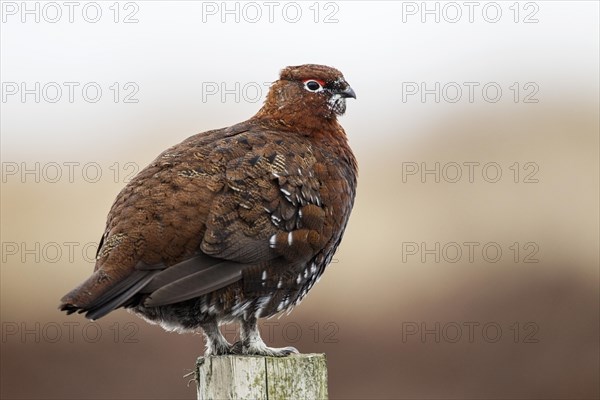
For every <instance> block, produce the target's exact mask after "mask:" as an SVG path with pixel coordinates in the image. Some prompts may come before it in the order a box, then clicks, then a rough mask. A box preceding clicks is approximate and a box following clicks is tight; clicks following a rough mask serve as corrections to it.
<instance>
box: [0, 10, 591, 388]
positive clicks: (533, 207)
mask: <svg viewBox="0 0 600 400" xmlns="http://www.w3.org/2000/svg"><path fill="white" fill-rule="evenodd" d="M6 3H7V2H3V5H2V7H6ZM15 4H17V3H15ZM30 4H31V7H32V8H33V7H34V6H33V2H32V3H30ZM39 4H40V6H39V7H41V8H40V13H41V12H42V11H43V6H44V5H45V4H46V3H39ZM135 4H136V5H137V7H138V8H137V9H135V8H126V7H132V6H126V4H125V3H119V7H120V11H121V14H119V18H120V19H119V21H121V20H122V19H123V18H124V16H126V15H129V14H130V13H132V12H133V11H135V13H134V15H135V17H136V18H137V19H138V22H137V23H133V24H124V23H120V22H119V23H115V22H114V21H113V17H114V12H113V11H114V10H113V9H109V4H108V3H106V4H104V3H103V4H102V5H101V7H102V11H103V19H102V20H100V21H99V22H98V23H96V24H92V23H88V22H86V21H85V20H84V19H82V18H79V17H81V14H77V13H76V14H75V17H74V18H75V21H74V23H72V24H70V23H69V22H68V21H67V22H65V21H59V22H57V23H49V22H47V21H46V20H45V19H44V14H40V16H41V19H40V22H39V23H36V22H34V20H33V19H32V17H29V18H30V20H29V22H27V20H26V22H25V23H23V22H21V19H20V14H19V13H20V12H21V10H19V9H17V11H16V12H17V13H16V14H14V15H13V11H14V9H12V8H8V9H7V8H3V13H4V14H3V15H4V16H5V17H6V21H5V22H4V23H3V25H2V31H1V33H2V35H1V47H2V54H1V57H0V58H1V65H0V66H1V71H2V82H3V96H5V97H3V101H2V104H1V106H2V125H1V128H2V150H1V151H2V193H1V218H2V226H1V234H2V238H1V242H2V266H1V270H0V272H1V321H2V338H1V343H0V344H1V363H0V366H1V375H0V377H1V392H0V394H1V396H2V398H7V399H55V398H61V399H85V398H90V399H91V398H93V399H98V398H102V399H128V398H129V399H141V398H147V399H175V398H177V399H179V398H181V399H192V398H195V387H194V384H193V382H192V383H191V384H190V385H189V387H188V386H187V383H188V382H187V381H188V379H189V378H184V377H183V376H184V375H185V374H186V373H187V372H189V371H190V370H191V369H192V368H193V366H194V362H195V359H196V357H198V356H199V355H201V354H202V352H203V343H202V337H201V335H178V334H172V333H171V334H170V333H166V332H164V331H163V330H162V329H161V328H159V327H156V326H151V325H148V324H146V323H145V322H144V321H142V320H140V319H138V318H137V317H135V316H133V315H131V314H129V313H127V312H126V311H123V310H119V311H117V312H114V313H112V314H111V315H109V316H108V317H106V318H104V319H102V320H100V321H98V322H95V323H89V322H88V321H87V320H85V319H84V318H83V317H81V316H71V317H66V316H65V315H62V314H60V313H59V312H58V311H57V308H56V307H57V306H58V300H59V298H60V297H61V296H62V295H63V294H64V293H66V292H67V291H68V290H70V289H71V288H72V287H74V286H75V285H76V284H78V283H79V282H80V281H82V280H83V279H84V278H85V277H86V276H87V275H88V274H89V273H90V272H91V270H92V268H93V262H92V261H91V259H92V258H93V255H94V253H95V247H94V245H95V243H96V242H97V241H98V239H99V237H100V235H101V233H102V231H103V228H104V222H105V217H106V214H107V212H108V210H109V207H110V205H111V203H112V201H113V199H114V197H115V196H116V194H117V193H118V191H119V190H120V189H121V188H122V187H123V186H124V184H125V183H126V181H127V177H128V176H130V174H131V173H134V172H136V171H137V170H138V169H139V168H143V167H144V166H145V165H146V164H147V163H149V162H150V161H151V160H152V159H153V158H154V157H155V156H156V155H157V154H158V153H160V152H161V151H162V150H164V149H165V148H166V147H167V146H170V145H172V144H174V143H177V142H179V141H181V140H183V139H184V138H186V137H187V136H190V135H192V134H194V133H197V132H201V131H204V130H208V129H212V128H218V127H222V126H227V125H230V124H233V123H235V122H238V121H241V120H243V119H245V118H247V117H249V116H251V115H252V114H253V113H254V112H255V111H256V110H257V109H258V108H259V106H260V104H261V102H262V98H264V95H265V94H266V89H265V86H264V83H265V82H270V81H273V80H275V79H276V76H277V72H278V70H279V69H280V68H282V67H283V66H285V65H294V64H300V63H305V62H318V63H324V64H330V65H333V66H336V67H338V68H339V69H341V70H342V71H343V72H344V74H345V76H346V78H347V80H348V81H349V82H350V83H351V84H352V86H353V88H354V89H355V90H356V92H357V94H358V99H357V100H356V101H350V102H349V104H348V111H347V115H346V116H344V117H343V118H342V120H341V122H342V124H343V126H344V127H345V129H346V131H347V133H348V136H349V139H350V143H351V145H352V146H353V148H354V149H355V153H356V155H357V158H358V160H359V163H360V179H359V191H358V197H357V201H356V205H355V209H354V212H353V216H352V218H351V221H350V224H349V226H348V229H347V232H346V235H345V239H344V242H343V244H342V246H341V247H340V249H339V251H338V253H337V254H336V257H335V260H334V262H333V263H332V264H331V265H330V267H329V268H328V271H327V272H326V274H325V275H324V277H323V279H322V280H321V282H320V283H319V284H318V285H317V286H316V287H315V288H314V289H313V290H312V291H311V294H310V296H308V298H307V299H306V300H305V301H304V302H303V303H302V304H301V305H300V306H299V307H297V308H296V309H295V310H294V311H293V312H292V313H291V314H290V315H287V316H286V315H284V316H282V317H281V318H279V319H278V318H272V319H270V320H266V321H263V325H262V328H263V337H264V338H265V339H266V340H267V342H268V343H269V344H271V345H274V346H283V345H287V344H291V345H294V346H296V347H297V348H298V349H300V350H301V351H302V352H304V353H309V352H323V353H326V354H327V357H328V363H329V386H330V396H331V398H340V399H341V398H344V399H364V398H374V399H396V398H405V399H454V398H457V399H462V398H466V399H526V398H527V399H529V398H531V399H540V398H552V399H584V398H585V399H594V398H598V396H599V395H600V393H599V378H598V376H599V343H598V337H599V269H598V268H599V258H598V256H599V255H598V250H599V244H598V242H599V236H598V224H599V222H598V221H599V210H598V204H599V198H598V190H599V176H598V162H599V158H598V151H599V150H598V139H599V136H598V135H599V103H598V4H597V3H595V2H579V3H568V2H535V3H532V2H529V3H527V4H535V5H536V6H537V8H535V7H533V6H531V5H529V6H527V5H526V3H524V2H522V3H518V7H519V10H520V14H519V18H518V22H515V18H514V17H515V14H514V9H510V8H509V7H510V6H511V5H512V2H511V3H510V4H509V3H500V7H501V11H502V18H501V19H500V20H499V21H498V22H496V23H491V22H488V21H486V19H485V18H483V16H482V14H481V12H480V11H481V9H483V8H484V6H485V4H486V3H481V4H480V8H481V9H480V8H478V9H477V10H478V12H479V13H477V12H476V13H475V14H474V19H475V20H474V22H473V23H470V22H468V20H465V18H467V14H466V13H467V9H466V8H464V7H463V8H462V12H463V16H462V20H459V21H458V22H455V23H453V22H449V20H451V19H452V18H453V15H454V14H449V13H450V12H451V11H452V10H451V9H450V8H447V7H448V6H447V4H448V3H443V2H442V3H437V4H438V6H437V7H439V16H440V21H439V22H436V21H435V19H434V17H433V16H429V17H427V16H425V17H426V19H425V22H422V21H421V17H422V15H421V14H420V13H421V12H422V10H421V9H420V8H419V7H420V3H412V2H395V3H394V2H369V3H366V2H352V3H350V2H337V3H331V2H330V3H327V4H334V5H335V7H334V6H331V5H329V6H327V4H326V3H318V7H319V10H320V14H319V16H318V22H315V21H314V19H315V18H314V17H315V15H314V14H313V11H314V10H313V9H309V8H308V7H309V6H310V5H311V4H312V3H311V4H308V3H302V4H300V5H299V7H301V10H302V11H303V14H302V15H303V17H302V18H301V19H300V20H299V21H298V22H297V23H291V22H289V21H287V20H285V19H284V18H283V17H282V16H281V14H277V13H275V14H274V19H275V20H274V22H273V23H270V22H268V21H265V20H264V18H266V14H265V15H264V16H263V20H261V21H258V22H256V23H252V22H249V21H248V19H249V18H252V15H254V14H252V15H250V14H248V13H249V12H250V11H252V10H249V9H247V10H246V14H244V11H243V10H244V8H243V4H244V3H234V2H231V3H228V4H229V5H230V7H231V9H234V10H235V7H236V6H235V4H238V6H237V7H239V13H240V21H239V22H238V23H236V22H235V20H234V17H232V16H229V17H227V18H229V19H226V20H225V22H222V21H221V15H220V12H221V10H219V7H220V3H211V2H204V3H200V2H198V3H195V2H175V3H171V4H166V3H164V2H136V3H135ZM256 4H258V6H259V7H262V10H263V12H264V13H266V12H267V11H266V9H265V8H264V7H265V6H264V5H262V3H256ZM285 4H286V3H281V7H283V6H284V5H285ZM298 4H299V3H298ZM428 4H429V6H430V7H431V9H433V10H435V7H436V6H435V4H436V3H434V2H432V3H428ZM212 6H215V7H217V11H216V14H211V13H212V12H213V11H214V8H207V7H212ZM17 7H19V4H17ZM331 7H333V8H331ZM336 7H337V8H336ZM411 7H417V9H416V10H417V11H415V9H414V8H411ZM444 7H446V8H444ZM532 7H533V8H532ZM444 10H446V11H444ZM50 11H51V10H49V9H48V13H49V12H50ZM209 11H210V13H209ZM332 11H335V13H334V17H335V18H336V19H337V20H338V21H337V22H332V23H325V22H324V21H323V19H324V18H325V16H326V15H329V14H330V13H331V12H332ZM63 12H65V13H66V9H63ZM434 12H435V11H434ZM532 13H533V14H532ZM15 15H16V16H15ZM52 15H53V14H52ZM65 15H66V14H65ZM490 15H491V14H490ZM526 16H530V19H532V18H534V19H537V20H538V22H537V23H535V22H533V23H524V18H525V17H526ZM45 17H46V18H51V15H50V14H47V15H45ZM486 17H487V18H488V19H489V18H490V16H489V15H486ZM63 18H66V16H63ZM78 18H79V19H78ZM121 22H122V21H121ZM6 82H8V83H9V84H8V85H7V84H5V83H6ZM22 82H26V84H27V85H29V86H27V88H34V87H35V82H40V83H41V86H40V87H41V88H43V86H44V84H46V83H48V82H58V83H60V86H62V88H63V90H66V89H65V87H66V86H65V85H64V84H63V82H78V83H80V86H79V87H78V88H81V87H82V86H83V85H85V84H86V83H89V82H95V83H96V84H97V85H98V86H100V87H101V88H102V90H103V92H102V97H101V98H100V100H99V101H98V102H95V103H92V102H89V101H87V100H86V99H85V98H84V97H83V95H82V94H81V91H80V90H79V89H77V90H76V91H75V92H74V93H75V97H74V101H73V102H70V101H68V99H67V98H66V97H63V98H61V99H60V100H59V101H57V102H55V103H53V102H50V101H48V99H50V98H53V94H52V93H51V92H46V93H43V92H42V91H41V89H40V97H41V98H40V101H39V102H36V101H35V99H34V95H28V96H29V97H27V96H26V97H25V100H24V101H23V100H22V99H21V97H20V95H21V93H17V94H15V95H9V94H8V93H9V92H10V91H11V90H13V89H14V88H15V87H18V88H19V90H20V89H21V87H20V84H21V83H22ZM115 82H117V83H118V87H119V90H120V92H119V97H118V98H117V100H118V101H116V102H115V97H114V95H115V90H114V89H111V85H113V84H114V83H115ZM128 82H132V83H133V84H134V85H135V86H134V88H137V89H139V90H138V91H136V92H135V94H134V95H133V97H132V98H134V99H138V100H139V101H138V102H137V103H126V102H124V97H123V96H124V95H126V94H130V93H133V89H132V87H125V84H126V83H128ZM236 82H237V83H239V86H238V89H237V90H236V89H235V88H236V86H235V85H236ZM436 82H439V83H440V89H439V90H438V91H437V94H438V95H439V101H436V99H435V94H429V95H425V97H424V99H422V98H421V95H422V92H420V90H421V86H420V85H421V83H425V85H426V86H425V89H429V90H432V89H434V91H435V87H436V86H435V83H436ZM452 82H456V83H457V85H458V86H459V87H461V88H462V90H463V93H462V97H461V99H460V100H458V101H456V102H453V101H454V99H455V92H453V91H452V90H455V88H456V85H454V84H451V85H449V86H446V88H447V91H445V92H444V89H443V88H444V86H445V85H447V84H448V83H452ZM465 82H475V83H477V85H476V86H475V87H476V89H475V91H474V98H473V101H469V99H468V86H466V85H465V84H464V83H465ZM490 82H492V83H493V85H492V86H493V87H492V89H494V88H495V87H500V88H501V90H502V95H501V96H500V98H499V99H498V101H496V102H492V101H491V100H490V99H491V97H490V96H493V94H494V92H493V90H492V89H490V91H489V92H488V97H485V95H483V94H482V91H481V89H482V87H483V86H484V85H486V84H488V83H490ZM515 82H517V86H513V85H514V84H515ZM10 83H16V85H17V86H14V85H11V84H10ZM528 83H529V84H530V86H526V85H527V84H528ZM221 84H225V85H226V86H225V88H226V89H233V92H232V93H234V94H230V95H225V97H224V98H221V95H223V91H222V88H223V87H222V86H221ZM245 85H247V86H245ZM215 87H216V88H218V92H217V93H216V94H209V93H212V92H210V90H213V89H214V88H215ZM244 87H245V88H246V91H244ZM257 87H258V88H260V90H258V91H257V92H251V91H250V90H251V89H253V88H257ZM517 87H518V88H519V93H518V94H515V92H516V88H517ZM415 88H417V89H418V90H419V92H418V93H416V94H415V95H410V94H409V93H410V90H414V89H415ZM48 90H51V88H49V89H48ZM66 94H67V92H66V91H65V93H64V94H63V96H66ZM236 96H237V97H236ZM515 96H516V97H515ZM515 100H516V101H515ZM535 100H537V101H535ZM36 163H37V164H36ZM436 163H437V164H436ZM436 165H438V167H436ZM469 166H472V168H473V169H472V172H473V173H472V175H471V176H469V171H470V170H469ZM457 167H458V168H457ZM436 168H437V172H435V171H436ZM424 169H427V170H430V171H431V172H429V173H427V171H425V172H426V173H425V175H422V173H423V170H424ZM28 171H29V172H28ZM458 171H460V172H461V175H460V177H458V176H457V172H458ZM98 172H100V173H101V175H97V173H98ZM497 172H500V173H501V175H499V176H498V175H497ZM57 173H58V175H57ZM70 173H71V174H70ZM436 174H437V176H436ZM436 180H437V181H436ZM436 246H438V247H436ZM458 250H460V253H457V251H458ZM470 250H472V253H470ZM498 250H500V251H501V253H498ZM233 328H234V327H225V331H226V332H227V334H228V335H229V336H230V337H231V338H233V335H234V333H233V332H234V329H233Z"/></svg>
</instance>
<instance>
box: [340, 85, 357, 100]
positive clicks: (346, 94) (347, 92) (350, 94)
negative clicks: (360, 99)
mask: <svg viewBox="0 0 600 400" xmlns="http://www.w3.org/2000/svg"><path fill="white" fill-rule="evenodd" d="M337 93H338V94H339V95H341V96H342V97H344V98H348V97H352V98H353V99H356V93H354V90H353V89H352V88H351V87H350V85H348V86H346V89H344V90H339V91H338V92H337Z"/></svg>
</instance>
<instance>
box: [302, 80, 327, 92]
mask: <svg viewBox="0 0 600 400" xmlns="http://www.w3.org/2000/svg"><path fill="white" fill-rule="evenodd" d="M304 87H305V88H306V90H308V91H310V92H320V91H321V90H323V84H322V83H320V82H318V81H316V80H314V79H309V80H307V81H304Z"/></svg>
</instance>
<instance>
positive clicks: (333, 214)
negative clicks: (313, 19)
mask: <svg viewBox="0 0 600 400" xmlns="http://www.w3.org/2000/svg"><path fill="white" fill-rule="evenodd" d="M349 97H352V98H356V95H355V93H354V91H353V90H352V88H351V87H350V86H349V85H348V83H347V82H346V80H345V79H344V77H343V76H342V74H341V72H340V71H338V70H337V69H334V68H330V67H327V66H323V65H314V64H308V65H300V66H296V67H287V68H285V69H283V70H282V71H281V75H280V78H279V80H277V81H276V82H274V83H273V85H272V86H271V88H270V90H269V93H268V95H267V99H266V101H265V104H264V106H263V107H262V109H261V110H260V111H259V112H258V113H257V114H256V115H255V116H254V117H252V118H250V119H249V120H247V121H245V122H241V123H239V124H237V125H233V126H231V127H229V128H224V129H217V130H212V131H208V132H204V133H200V134H197V135H194V136H192V137H190V138H188V139H186V140H184V141H183V142H181V143H179V144H177V145H175V146H173V147H171V148H170V149H168V150H166V151H165V152H163V153H162V154H160V155H159V156H158V158H156V159H155V160H154V161H153V162H152V163H151V164H150V165H149V166H147V167H146V168H145V169H144V170H142V171H141V172H140V173H139V174H138V175H137V176H136V177H135V178H134V179H133V180H132V181H131V182H130V183H129V184H128V185H127V186H126V187H125V188H124V189H123V190H122V191H121V192H120V193H119V195H118V196H117V199H116V200H115V202H114V204H113V206H112V208H111V210H110V212H109V214H108V219H107V223H106V230H105V231H104V234H103V235H102V238H101V240H100V244H99V246H98V251H97V254H96V266H95V268H94V273H93V274H92V275H91V276H90V277H89V278H88V279H87V280H86V281H85V282H83V283H82V284H81V285H80V286H79V287H77V288H76V289H74V290H72V291H71V292H70V293H68V294H67V295H66V296H64V297H63V298H62V300H61V303H62V304H61V306H60V309H61V310H63V311H66V312H67V313H69V314H71V313H73V312H79V313H83V312H85V313H86V314H85V316H86V317H87V318H89V319H97V318H100V317H102V316H104V315H106V314H107V313H109V312H111V311H112V310H114V309H116V308H119V307H126V308H130V309H131V310H132V311H133V312H134V313H136V314H138V315H139V316H141V317H142V318H144V319H146V320H147V321H149V322H151V323H157V324H160V325H161V326H162V327H164V328H165V329H167V330H175V331H180V332H184V331H197V330H198V329H199V328H202V330H203V331H204V334H205V337H206V346H207V349H206V354H207V355H221V354H254V355H266V356H285V355H288V354H290V353H296V352H297V350H296V349H294V348H293V347H286V348H282V349H274V348H269V347H267V346H266V345H265V343H264V342H263V341H262V339H261V337H260V334H259V331H258V327H257V319H258V318H261V317H269V316H271V315H274V314H277V313H279V312H282V311H285V310H290V309H291V308H292V307H293V306H295V305H296V304H298V303H299V302H300V301H301V300H302V298H304V296H305V295H306V293H307V292H308V291H309V290H310V289H311V288H312V287H313V285H314V284H315V282H316V281H317V280H318V279H319V277H320V276H321V274H322V273H323V271H324V269H325V267H326V266H327V264H329V262H330V261H331V258H332V257H333V254H334V252H335V250H336V248H337V247H338V245H339V244H340V241H341V239H342V235H343V233H344V229H345V228H346V224H347V222H348V218H349V216H350V212H351V210H352V206H353V203H354V196H355V192H356V176H357V164H356V159H355V158H354V155H353V154H352V151H351V149H350V147H349V146H348V142H347V138H346V134H345V132H344V129H343V128H342V127H341V126H340V125H339V123H338V121H337V116H338V115H342V114H344V112H345V111H346V98H349ZM228 322H240V325H241V328H240V341H239V342H237V343H235V344H230V343H229V342H227V340H226V339H225V338H224V337H223V336H222V334H221V332H220V330H219V325H220V324H222V323H228Z"/></svg>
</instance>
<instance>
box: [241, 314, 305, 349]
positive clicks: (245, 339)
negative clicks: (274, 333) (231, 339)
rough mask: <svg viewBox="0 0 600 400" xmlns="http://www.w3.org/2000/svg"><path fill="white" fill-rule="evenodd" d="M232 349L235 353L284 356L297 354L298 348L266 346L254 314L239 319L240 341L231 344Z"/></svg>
mask: <svg viewBox="0 0 600 400" xmlns="http://www.w3.org/2000/svg"><path fill="white" fill-rule="evenodd" d="M233 351H234V352H235V353H236V354H244V355H255V356H270V357H285V356H289V355H290V354H298V350H296V349H295V348H294V347H282V348H271V347H267V345H266V344H265V342H263V340H262V338H261V337H260V332H259V331H258V323H257V319H256V317H254V316H249V317H248V318H246V319H243V320H242V321H241V324H240V341H239V342H237V343H235V344H234V345H233Z"/></svg>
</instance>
